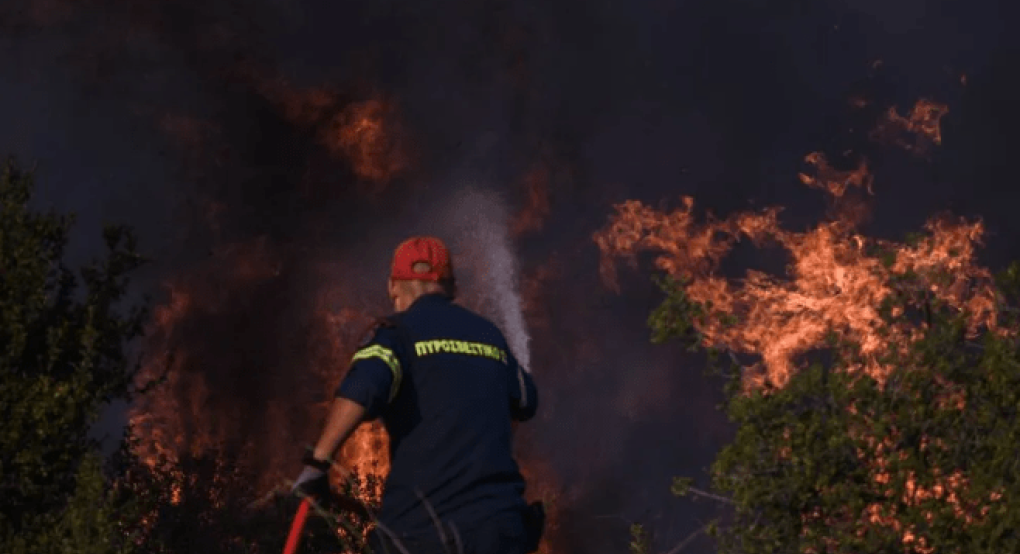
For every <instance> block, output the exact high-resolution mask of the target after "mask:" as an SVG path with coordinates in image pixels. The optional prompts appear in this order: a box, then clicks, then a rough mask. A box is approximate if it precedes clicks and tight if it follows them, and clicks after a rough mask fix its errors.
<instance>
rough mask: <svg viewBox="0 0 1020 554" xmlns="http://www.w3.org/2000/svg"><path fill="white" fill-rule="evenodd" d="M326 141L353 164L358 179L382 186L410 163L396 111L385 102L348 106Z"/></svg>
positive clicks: (333, 121)
mask: <svg viewBox="0 0 1020 554" xmlns="http://www.w3.org/2000/svg"><path fill="white" fill-rule="evenodd" d="M323 141H324V142H325V144H326V146H328V147H329V148H330V149H331V150H332V151H334V152H337V153H342V154H344V155H345V156H347V158H348V159H350V160H351V163H352V164H353V165H354V172H355V173H356V174H357V175H358V177H360V178H362V179H365V180H368V181H371V182H375V183H378V184H380V185H385V184H386V183H388V182H389V181H390V180H391V179H393V178H394V177H395V176H396V175H398V174H399V173H400V172H402V171H403V170H404V169H406V168H407V166H408V164H409V161H410V160H409V157H408V154H407V151H406V147H405V145H404V143H403V140H402V137H401V129H400V128H399V126H397V123H396V118H395V110H394V107H393V105H392V104H391V103H388V102H384V101H382V100H376V99H373V100H367V101H364V102H358V103H355V104H351V105H350V106H348V107H347V108H346V109H344V110H343V111H342V112H341V113H340V114H339V115H337V116H336V117H334V118H333V120H332V121H331V122H330V125H329V127H328V128H327V130H326V132H325V133H324V134H323Z"/></svg>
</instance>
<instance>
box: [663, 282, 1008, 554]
mask: <svg viewBox="0 0 1020 554" xmlns="http://www.w3.org/2000/svg"><path fill="white" fill-rule="evenodd" d="M662 284H663V287H664V290H665V291H666V294H667V295H666V299H665V300H664V302H663V303H662V305H661V306H660V307H659V308H658V310H656V312H655V313H654V314H653V316H652V317H651V318H650V321H649V324H650V325H651V327H652V331H653V336H654V338H655V340H657V341H663V340H670V339H671V340H679V341H683V342H684V343H686V344H688V345H690V346H692V347H694V348H696V349H705V346H704V345H703V344H702V343H701V340H700V337H699V335H698V333H697V331H696V328H697V325H696V322H697V321H699V318H704V317H710V315H706V314H711V307H709V306H701V305H696V304H695V303H693V302H691V301H690V299H689V298H688V297H687V296H686V295H685V293H684V288H683V283H680V282H676V281H663V282H662ZM892 286H893V287H894V289H895V291H896V292H895V293H894V294H893V295H891V296H890V298H888V299H887V305H886V306H884V307H883V308H884V309H883V313H884V314H885V318H886V320H887V322H888V323H889V324H909V325H911V326H913V328H915V329H917V330H918V331H919V337H920V338H919V340H917V341H916V342H914V343H912V344H909V345H898V344H889V345H888V347H887V349H886V350H885V351H884V352H883V353H882V354H881V356H880V359H879V360H878V361H879V362H880V363H881V365H882V367H885V368H888V369H887V372H886V373H883V374H878V375H875V374H869V373H867V372H864V371H860V370H859V369H858V368H859V367H860V364H861V363H862V362H864V361H865V360H862V359H861V357H860V355H859V349H858V348H857V347H856V346H857V345H854V344H850V343H837V342H835V341H833V342H832V343H831V344H830V345H829V348H828V349H827V350H828V351H827V352H826V354H827V359H828V360H829V361H827V362H826V363H814V364H812V365H810V366H808V367H806V368H804V369H802V370H800V371H799V372H797V373H796V374H795V375H794V376H793V378H792V379H791V380H790V381H789V383H788V384H786V385H785V386H784V387H782V388H775V387H772V388H764V389H754V390H749V389H748V388H747V387H743V386H741V376H740V372H739V371H735V372H733V373H731V374H730V382H729V383H728V386H727V391H728V397H727V398H728V400H727V405H726V411H727V413H728V415H729V417H730V419H731V420H732V421H733V423H734V424H735V426H736V435H735V437H734V439H733V441H732V442H731V443H729V444H728V445H727V446H726V447H725V448H724V449H723V450H722V451H721V452H720V453H719V454H718V456H717V458H716V460H715V462H714V463H713V465H712V467H711V470H710V474H711V481H712V485H713V489H714V490H715V493H707V492H704V491H700V490H698V489H696V488H693V487H691V483H692V480H690V479H678V480H677V481H676V482H675V483H674V493H676V494H677V495H691V494H698V495H700V496H711V497H715V498H718V499H720V500H723V501H725V502H726V503H727V504H731V507H732V513H731V514H730V515H729V517H727V518H725V521H717V522H713V523H712V525H711V527H712V531H713V532H712V533H711V534H713V536H715V537H716V540H717V543H718V546H719V551H720V552H721V553H723V554H730V553H734V554H736V553H741V554H778V553H794V552H796V553H817V554H822V553H854V552H897V553H902V552H907V553H925V554H927V553H929V552H938V553H943V552H945V553H960V554H976V553H988V554H992V553H1000V552H1016V551H1020V534H1018V533H1017V532H1016V529H1020V504H1018V498H1020V478H1018V475H1020V473H1018V469H1020V467H1018V465H1020V458H1018V457H1017V454H1016V445H1017V444H1018V441H1020V417H1018V415H1020V414H1018V410H1020V392H1018V391H1020V343H1018V340H1017V336H1016V335H1017V333H1016V332H1017V330H1018V320H1017V315H1018V313H1020V312H1018V310H1017V306H1018V305H1020V303H1018V300H1020V265H1018V264H1014V265H1013V266H1011V267H1010V268H1009V269H1008V270H1007V271H1006V272H1004V273H1003V274H1002V275H1001V276H1000V278H999V280H998V290H999V293H1000V306H999V308H998V324H997V326H996V329H994V330H990V329H985V330H984V331H983V332H982V333H981V334H980V336H978V337H969V336H967V333H966V321H967V316H968V314H966V313H960V312H958V311H955V310H953V309H950V308H949V307H948V306H946V305H943V304H940V303H939V302H937V301H935V300H933V299H932V298H931V296H930V295H926V294H925V291H926V286H925V285H924V283H922V282H920V281H919V277H918V276H916V275H908V276H906V277H904V278H902V279H900V280H899V281H897V282H895V283H893V284H892ZM715 359H716V361H717V362H718V359H719V358H715ZM730 361H732V359H731V360H727V363H729V362H730Z"/></svg>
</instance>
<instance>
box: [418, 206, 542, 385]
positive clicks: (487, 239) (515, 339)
mask: <svg viewBox="0 0 1020 554" xmlns="http://www.w3.org/2000/svg"><path fill="white" fill-rule="evenodd" d="M435 215H436V216H437V217H436V220H437V221H438V222H439V223H440V225H441V227H442V228H443V232H442V233H441V234H445V235H447V236H449V237H451V238H452V244H451V245H450V248H451V249H452V250H453V253H454V254H453V255H454V271H455V272H457V274H458V281H460V282H461V283H464V284H463V285H462V287H463V289H462V293H464V294H465V296H466V297H467V298H470V299H471V300H472V301H473V304H474V307H475V308H476V309H477V310H478V311H480V312H482V313H483V314H485V315H487V316H488V317H490V318H491V319H493V320H494V321H495V322H496V323H497V325H499V326H500V328H501V329H502V330H503V333H504V334H505V335H506V338H507V342H509V344H510V349H511V351H513V353H514V356H516V357H517V360H518V361H519V362H520V364H521V367H523V368H524V369H525V370H526V371H529V372H530V371H531V345H530V342H531V337H530V336H529V335H528V329H527V324H526V323H525V319H524V310H523V305H522V300H521V294H520V279H519V271H520V269H519V267H518V266H519V264H518V262H517V256H516V255H515V254H514V251H513V244H512V241H511V237H510V229H509V219H510V213H509V212H508V210H507V208H506V203H505V200H504V198H503V197H502V196H501V195H499V194H498V193H496V192H492V191H486V190H481V189H477V188H474V187H468V188H464V189H460V190H457V191H455V192H454V193H453V194H452V195H451V196H450V198H449V200H448V201H447V202H446V203H445V206H443V207H442V208H440V209H438V210H437V211H436V214H435Z"/></svg>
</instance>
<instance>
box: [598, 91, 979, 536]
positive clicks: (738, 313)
mask: <svg viewBox="0 0 1020 554" xmlns="http://www.w3.org/2000/svg"><path fill="white" fill-rule="evenodd" d="M944 113H946V108H945V106H941V105H939V104H935V103H933V102H928V101H921V102H918V104H917V105H916V106H915V107H914V110H913V112H912V113H911V115H910V116H909V117H908V118H904V117H901V116H899V115H897V114H896V112H895V110H890V111H889V112H888V113H887V114H886V117H885V118H883V120H882V121H881V122H880V123H879V125H878V127H877V128H876V130H875V132H874V133H873V137H875V138H876V139H879V140H887V141H890V142H892V143H894V144H897V145H899V146H902V147H905V148H907V149H908V150H910V151H912V152H921V151H923V148H924V146H925V145H926V144H928V143H934V144H939V143H940V142H941V132H940V130H939V118H940V117H941V116H942V115H943V114H944ZM905 134H909V135H912V136H915V139H914V140H913V141H908V140H907V139H906V138H905V137H904V135H905ZM805 161H806V162H807V163H808V164H810V165H812V166H814V168H815V171H814V174H813V175H808V174H801V175H800V179H801V181H802V182H803V183H804V184H805V185H807V186H809V187H812V188H816V189H820V190H823V191H825V192H827V193H828V194H830V195H831V196H832V197H833V198H834V199H835V201H836V202H837V203H838V202H839V201H840V199H841V198H842V197H843V196H844V195H845V193H846V191H847V189H848V188H849V187H857V188H859V189H862V190H865V191H867V192H868V193H870V192H871V186H872V182H873V181H872V178H871V176H870V174H868V171H867V163H866V162H864V161H862V162H861V163H860V164H858V166H857V168H856V169H854V170H850V171H839V170H836V169H834V168H832V167H831V166H830V165H829V163H828V161H827V160H826V158H825V157H824V156H823V155H822V154H819V153H813V154H810V155H808V156H807V157H806V159H805ZM615 209H616V213H615V214H613V216H612V217H611V221H610V223H609V225H608V226H607V227H606V228H604V229H603V230H601V231H599V232H597V233H596V234H595V235H594V240H595V242H596V243H597V244H598V246H599V248H600V250H601V253H602V265H601V271H602V276H603V279H604V281H605V282H606V284H607V285H609V286H611V287H613V288H616V289H618V288H619V285H618V282H617V273H616V271H617V270H616V260H617V259H619V258H622V259H625V260H628V261H630V262H631V264H634V263H636V259H637V258H636V256H637V255H638V254H639V253H641V252H646V251H648V252H653V253H655V261H654V263H655V266H656V267H657V268H658V269H659V270H661V271H664V272H666V273H668V274H670V275H672V276H674V277H677V278H680V279H682V280H683V282H685V283H686V284H685V290H686V293H687V294H688V295H689V297H690V298H691V299H692V300H694V301H696V302H700V303H703V304H708V305H710V306H711V309H712V310H713V311H714V312H716V314H717V315H716V317H710V318H708V319H707V320H706V321H704V322H703V323H696V326H697V330H698V331H699V332H700V334H701V337H702V339H703V342H704V343H705V344H706V345H711V346H720V347H724V348H726V349H729V350H731V351H734V352H739V353H745V354H750V355H755V356H757V357H758V358H759V359H760V360H761V361H760V362H759V363H757V364H756V365H754V366H753V367H751V368H747V369H748V371H747V372H746V374H745V375H746V384H747V386H748V387H760V386H761V385H763V384H765V383H766V382H767V383H769V384H771V385H773V386H779V387H782V386H783V385H784V384H786V382H787V381H788V380H789V378H790V376H791V375H792V373H793V372H794V371H796V369H797V363H798V359H800V356H802V355H803V354H806V353H807V352H809V351H811V350H814V349H818V348H821V347H824V345H825V343H826V342H825V340H826V335H827V333H829V332H834V333H835V334H836V335H837V336H838V337H839V338H843V339H849V340H851V341H852V342H854V343H856V344H859V345H860V347H861V353H862V354H863V359H864V360H865V362H864V363H863V364H862V366H861V367H858V368H849V369H850V370H855V369H856V370H863V371H866V372H868V374H870V375H872V376H874V377H875V378H877V379H878V380H879V381H880V382H881V381H883V380H884V377H885V376H886V375H887V374H888V372H889V371H891V368H889V367H886V366H883V365H882V364H881V363H879V362H878V360H877V358H876V355H878V354H881V353H883V352H884V351H885V350H886V349H887V348H888V347H889V345H890V344H892V345H898V346H899V347H903V348H905V346H906V345H909V344H910V342H911V341H914V340H916V339H918V338H919V337H920V336H921V335H922V334H923V330H924V328H925V324H924V323H923V322H922V323H919V324H916V325H907V324H905V323H904V324H899V325H895V326H892V327H890V326H889V325H887V324H886V323H885V321H884V320H883V319H882V318H881V317H880V314H879V311H878V309H879V308H878V307H879V306H880V305H881V302H882V300H883V299H884V298H885V297H886V296H887V295H889V294H890V293H891V292H892V288H891V285H890V284H889V283H891V282H892V280H893V279H894V278H895V277H896V276H902V275H905V274H908V273H910V274H916V275H918V276H920V277H921V278H922V282H923V283H924V285H923V286H924V287H925V288H926V290H927V292H928V293H929V294H931V295H932V296H934V297H936V298H938V299H940V300H942V301H944V302H946V303H947V304H948V305H949V306H952V307H955V308H957V309H960V310H965V311H966V312H967V313H969V314H970V318H971V319H970V321H969V331H970V332H971V333H977V332H979V331H980V330H982V329H992V330H995V329H996V306H995V303H996V294H995V290H994V287H993V283H992V278H991V275H990V272H989V271H988V270H987V269H986V268H983V267H981V266H979V265H977V263H976V261H975V249H976V246H977V245H978V244H979V243H980V240H981V236H982V232H983V226H982V224H981V223H980V222H969V221H965V220H962V219H956V218H951V217H948V216H940V217H935V218H932V219H931V220H929V221H928V223H927V224H926V225H925V235H924V236H923V237H922V238H921V239H920V240H917V241H916V242H915V243H913V244H906V243H894V242H890V241H880V240H872V239H869V238H867V237H864V236H862V235H860V234H859V233H857V232H856V224H857V221H856V219H855V218H854V217H852V216H850V215H848V214H847V212H845V211H844V212H836V213H835V214H834V215H833V216H832V217H831V218H830V219H828V220H826V221H823V222H822V223H820V224H819V225H818V226H817V227H815V228H814V229H811V230H808V231H805V232H802V233H799V232H793V231H788V230H785V229H782V228H781V227H780V225H779V213H780V210H779V209H778V208H769V209H766V210H763V211H760V212H756V213H752V212H744V213H737V214H733V215H731V216H729V217H727V218H725V219H721V220H719V219H715V218H711V217H707V218H705V220H704V221H697V220H696V218H695V215H694V201H693V199H691V198H689V197H685V198H683V199H682V206H681V207H680V208H679V209H676V210H674V211H672V212H668V213H667V212H663V211H660V210H656V209H654V208H651V207H649V206H646V205H644V204H642V203H641V202H638V201H627V202H624V203H622V204H619V205H617V206H616V207H615ZM743 239H747V240H750V241H752V242H753V243H754V244H755V245H759V246H762V245H766V244H770V245H776V246H779V247H781V248H783V249H784V250H785V251H786V252H787V253H788V255H789V259H790V262H789V265H788V267H787V273H788V276H787V278H786V279H781V278H779V277H776V276H772V275H767V274H765V273H763V272H760V271H748V272H747V274H746V275H745V277H744V279H743V280H742V281H740V282H735V281H732V280H729V279H726V278H725V277H723V276H722V275H720V274H719V273H718V270H719V264H720V261H721V260H722V259H723V258H724V257H725V256H726V255H727V254H728V253H729V251H730V250H731V249H732V248H733V246H734V245H735V244H736V243H737V242H738V241H740V240H743ZM878 252H885V253H888V254H886V255H885V256H883V255H879V254H877V253H878ZM721 316H730V321H729V322H725V321H724V319H726V318H724V317H721ZM941 401H947V402H954V403H956V404H957V405H960V406H962V403H963V402H964V401H965V399H963V398H962V397H960V396H959V395H955V396H954V395H952V394H951V393H950V394H948V395H947V397H946V398H944V399H942V400H941ZM890 440H891V439H888V438H887V439H884V440H878V439H876V440H873V441H872V443H873V444H872V446H873V449H872V452H869V453H866V452H861V453H860V455H861V456H862V459H866V460H869V461H870V462H871V463H873V464H874V470H875V471H874V476H875V480H876V482H877V483H884V482H888V480H889V474H888V473H887V472H886V471H885V470H884V468H885V467H887V465H888V464H887V460H888V459H889V457H890V456H895V455H896V453H895V452H892V451H890V450H889V448H890V447H891V444H892V443H891V442H889V441H890ZM934 477H935V478H936V480H935V481H936V482H935V484H934V485H933V486H931V487H929V488H922V487H920V486H918V485H917V479H916V476H915V475H912V476H908V486H907V489H908V496H909V498H908V499H905V500H904V501H905V502H906V503H907V504H908V505H915V504H916V503H917V502H920V501H922V499H927V498H936V499H941V500H943V501H945V502H948V503H949V504H950V505H952V506H953V507H954V510H955V512H956V513H957V515H958V517H960V518H961V520H963V521H966V522H969V521H972V520H973V518H974V517H975V515H978V516H979V515H980V514H981V513H987V507H985V508H983V509H982V510H977V511H976V510H975V509H973V507H965V506H963V505H962V503H961V502H960V500H959V492H960V491H961V490H962V487H965V486H966V477H965V476H964V475H962V474H960V473H956V474H953V475H947V476H934ZM883 479H884V481H883ZM992 500H993V501H994V498H992ZM805 518H808V519H809V518H810V516H809V515H805ZM867 519H868V521H870V522H871V523H877V524H882V525H887V526H890V527H892V528H893V529H895V530H896V531H897V532H900V533H901V536H902V540H903V543H904V545H909V546H910V548H912V549H913V550H914V551H916V552H919V553H922V554H923V553H927V552H931V551H932V550H933V549H932V547H931V545H928V544H926V543H925V542H924V540H923V537H917V536H916V534H915V533H914V531H913V529H911V528H909V527H907V526H904V525H902V524H901V523H900V522H899V521H898V520H897V519H896V514H895V513H892V512H889V511H888V510H886V509H885V508H884V507H883V506H882V505H880V504H875V505H873V506H871V507H869V508H868V512H867ZM834 546H835V545H834Z"/></svg>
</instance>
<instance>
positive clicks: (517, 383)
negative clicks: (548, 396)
mask: <svg viewBox="0 0 1020 554" xmlns="http://www.w3.org/2000/svg"><path fill="white" fill-rule="evenodd" d="M507 369H508V372H507V378H508V379H509V383H508V385H509V386H508V387H507V388H508V390H509V391H510V416H511V417H513V418H514V420H516V421H528V420H529V419H531V418H533V417H535V411H536V410H537V409H538V388H536V387H535V381H534V380H533V379H532V378H531V374H530V373H528V372H527V371H524V369H523V368H522V367H521V366H520V364H519V363H517V358H515V357H514V355H513V354H512V353H511V354H510V355H509V356H507Z"/></svg>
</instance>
